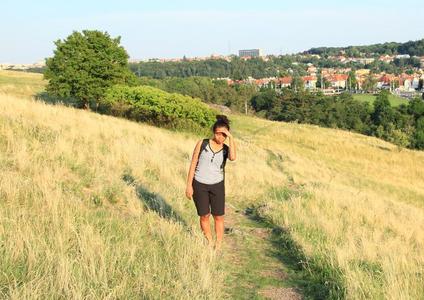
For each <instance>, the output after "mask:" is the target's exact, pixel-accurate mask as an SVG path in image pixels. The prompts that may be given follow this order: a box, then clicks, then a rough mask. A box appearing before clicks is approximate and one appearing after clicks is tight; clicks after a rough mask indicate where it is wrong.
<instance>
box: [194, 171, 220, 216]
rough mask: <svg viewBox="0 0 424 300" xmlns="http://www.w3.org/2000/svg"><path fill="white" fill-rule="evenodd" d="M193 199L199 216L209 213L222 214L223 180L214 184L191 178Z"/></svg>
mask: <svg viewBox="0 0 424 300" xmlns="http://www.w3.org/2000/svg"><path fill="white" fill-rule="evenodd" d="M193 200H194V204H195V205H196V209H197V214H198V215H199V216H205V215H207V214H209V213H212V215H214V216H223V215H224V214H225V185H224V180H223V181H221V182H218V183H215V184H204V183H200V182H198V181H197V180H196V179H193ZM209 207H210V209H209Z"/></svg>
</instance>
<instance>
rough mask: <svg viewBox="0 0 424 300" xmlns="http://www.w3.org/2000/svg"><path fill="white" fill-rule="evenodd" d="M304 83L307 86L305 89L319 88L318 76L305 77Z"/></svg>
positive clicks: (303, 78)
mask: <svg viewBox="0 0 424 300" xmlns="http://www.w3.org/2000/svg"><path fill="white" fill-rule="evenodd" d="M302 81H303V84H304V85H305V89H310V90H314V89H316V88H317V77H316V76H303V77H302Z"/></svg>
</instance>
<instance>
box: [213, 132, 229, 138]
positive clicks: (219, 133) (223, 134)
mask: <svg viewBox="0 0 424 300" xmlns="http://www.w3.org/2000/svg"><path fill="white" fill-rule="evenodd" d="M215 134H222V135H223V136H225V137H227V135H226V134H225V133H223V132H215Z"/></svg>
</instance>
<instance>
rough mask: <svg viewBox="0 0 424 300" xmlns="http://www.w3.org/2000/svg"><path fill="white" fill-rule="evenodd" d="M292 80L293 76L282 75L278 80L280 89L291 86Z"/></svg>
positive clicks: (277, 85)
mask: <svg viewBox="0 0 424 300" xmlns="http://www.w3.org/2000/svg"><path fill="white" fill-rule="evenodd" d="M292 81H293V78H292V77H291V76H286V77H280V78H278V79H277V80H276V87H277V88H280V89H282V88H285V87H290V86H291V83H292Z"/></svg>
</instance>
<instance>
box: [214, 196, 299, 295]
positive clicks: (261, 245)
mask: <svg viewBox="0 0 424 300" xmlns="http://www.w3.org/2000/svg"><path fill="white" fill-rule="evenodd" d="M225 231H226V234H225V236H224V244H223V252H222V258H223V267H224V268H225V269H226V271H227V272H229V274H230V275H229V276H228V278H227V280H226V287H227V293H228V296H229V297H230V298H231V299H291V300H295V299H296V300H297V299H303V296H302V295H301V293H300V291H299V289H297V288H296V284H295V280H292V279H291V278H292V277H293V276H292V273H293V271H291V270H290V269H289V268H287V267H285V266H284V264H283V263H282V262H281V260H280V259H279V258H278V255H279V253H277V252H278V250H277V249H275V246H273V243H272V236H273V233H272V228H270V227H267V226H266V225H265V224H263V223H261V222H259V221H256V220H255V219H253V218H250V217H249V216H248V215H247V214H246V213H245V212H244V211H241V210H240V209H237V208H236V207H234V206H233V205H231V204H230V203H228V202H227V204H226V219H225ZM280 255H281V254H280Z"/></svg>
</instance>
